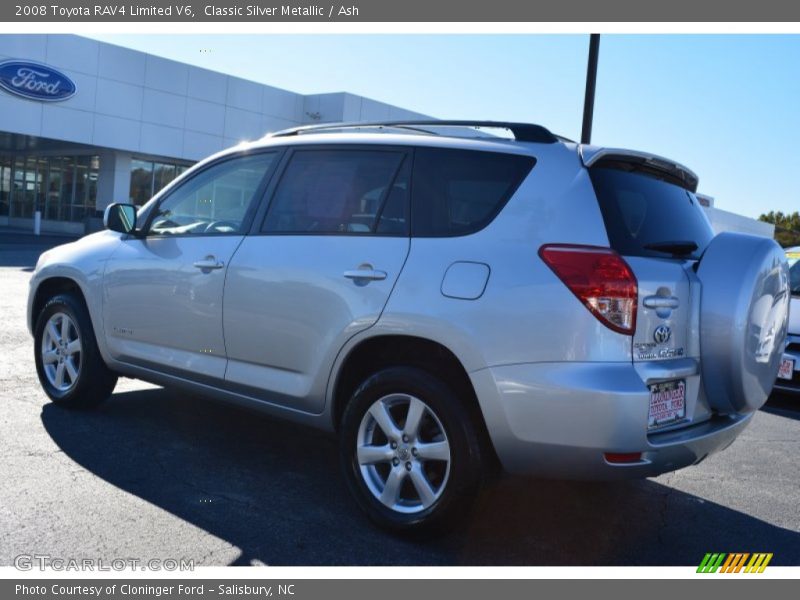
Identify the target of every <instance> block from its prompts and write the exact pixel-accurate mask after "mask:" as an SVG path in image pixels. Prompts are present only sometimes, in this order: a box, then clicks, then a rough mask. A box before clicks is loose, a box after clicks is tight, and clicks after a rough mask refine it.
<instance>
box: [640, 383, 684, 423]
mask: <svg viewBox="0 0 800 600" xmlns="http://www.w3.org/2000/svg"><path fill="white" fill-rule="evenodd" d="M647 387H648V389H649V390H650V408H649V410H648V413H647V428H648V429H659V428H661V427H666V426H667V425H674V424H675V423H680V422H681V421H684V420H686V380H685V379H671V380H669V381H660V382H658V383H653V384H651V385H648V386H647Z"/></svg>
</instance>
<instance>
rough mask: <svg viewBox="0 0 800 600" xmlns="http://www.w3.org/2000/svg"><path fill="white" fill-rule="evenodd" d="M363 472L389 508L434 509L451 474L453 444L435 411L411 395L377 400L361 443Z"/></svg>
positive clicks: (363, 426) (358, 452)
mask: <svg viewBox="0 0 800 600" xmlns="http://www.w3.org/2000/svg"><path fill="white" fill-rule="evenodd" d="M356 458H357V461H358V464H359V472H360V473H361V477H362V479H363V482H364V484H365V485H366V486H367V489H368V490H369V491H370V492H371V493H372V495H373V496H374V497H375V498H376V499H378V500H379V501H380V502H381V503H382V504H383V505H384V506H386V507H388V508H390V509H392V510H394V511H397V512H401V513H416V512H420V511H423V510H426V509H427V508H430V507H431V506H432V505H433V504H434V503H435V502H436V501H437V500H438V499H439V498H440V497H441V495H442V493H443V492H444V490H445V487H446V485H447V481H448V478H449V475H450V444H449V441H448V438H447V433H446V432H445V429H444V427H443V426H442V423H441V421H440V420H439V418H438V416H437V415H436V414H435V413H434V411H433V410H432V409H431V408H430V406H428V405H427V404H426V403H425V402H423V401H422V400H420V399H419V398H416V397H414V396H411V395H409V394H391V395H388V396H384V397H383V398H380V399H379V400H377V401H375V402H374V403H373V404H372V406H371V407H370V408H369V410H368V411H367V412H366V413H365V414H364V417H363V418H362V420H361V425H360V427H359V431H358V439H357V442H356Z"/></svg>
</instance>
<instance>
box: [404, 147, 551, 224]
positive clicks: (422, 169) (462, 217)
mask: <svg viewBox="0 0 800 600" xmlns="http://www.w3.org/2000/svg"><path fill="white" fill-rule="evenodd" d="M535 162H536V159H534V158H533V157H531V156H519V155H515V154H500V153H495V152H481V151H474V150H450V149H446V148H417V150H416V153H415V156H414V174H413V177H412V185H411V206H412V221H413V235H415V236H417V237H444V236H455V235H466V234H469V233H473V232H475V231H478V230H480V229H482V228H483V227H485V226H486V225H488V224H489V223H490V222H491V221H492V219H494V217H495V216H496V215H497V213H498V212H500V210H501V209H502V208H503V206H504V205H505V203H506V202H508V199H509V198H510V197H511V196H512V195H513V194H514V192H515V191H516V189H517V187H519V184H520V183H522V181H523V180H524V179H525V177H526V176H527V175H528V173H529V172H530V170H531V168H532V167H533V165H534V164H535Z"/></svg>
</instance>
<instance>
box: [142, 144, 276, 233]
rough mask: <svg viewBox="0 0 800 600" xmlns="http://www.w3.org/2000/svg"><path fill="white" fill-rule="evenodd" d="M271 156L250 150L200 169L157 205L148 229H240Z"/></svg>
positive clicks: (270, 162)
mask: <svg viewBox="0 0 800 600" xmlns="http://www.w3.org/2000/svg"><path fill="white" fill-rule="evenodd" d="M274 160H275V154H274V153H266V154H253V155H249V156H240V157H237V158H234V159H231V160H226V161H225V162H221V163H218V164H216V165H213V166H211V167H208V168H207V169H205V170H203V171H201V172H200V173H198V174H197V175H195V176H194V177H192V178H191V179H189V180H187V181H186V182H184V183H183V184H182V185H180V186H179V187H178V188H176V189H175V190H174V191H172V192H171V193H170V194H169V196H167V197H166V198H165V199H164V200H163V202H161V203H160V204H159V205H158V209H157V212H156V214H155V216H154V217H153V222H152V224H151V225H150V232H149V233H151V234H161V235H203V234H210V233H241V232H242V225H243V222H244V218H245V215H246V214H247V210H248V208H249V207H250V204H251V203H252V201H253V200H254V196H255V192H256V190H257V189H258V186H259V185H260V183H261V181H262V180H263V178H264V175H265V174H266V172H267V170H268V169H269V167H270V166H271V164H272V162H273V161H274Z"/></svg>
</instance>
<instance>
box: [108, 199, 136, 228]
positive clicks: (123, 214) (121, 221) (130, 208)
mask: <svg viewBox="0 0 800 600" xmlns="http://www.w3.org/2000/svg"><path fill="white" fill-rule="evenodd" d="M103 225H105V227H106V229H110V230H111V231H118V232H120V233H130V232H131V231H133V230H134V229H135V228H136V207H135V206H134V205H133V204H120V203H114V204H109V205H108V206H107V207H106V212H105V213H104V214H103Z"/></svg>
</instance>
